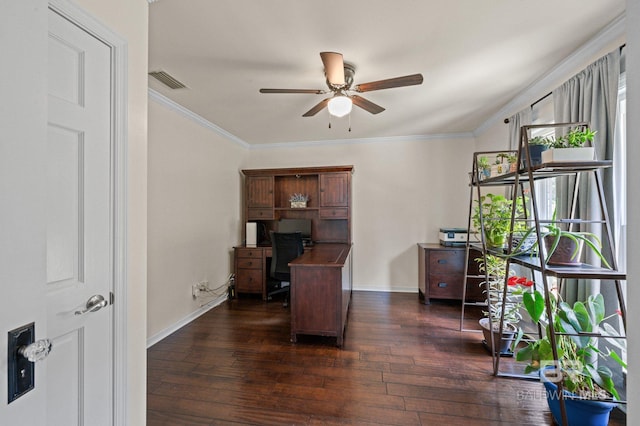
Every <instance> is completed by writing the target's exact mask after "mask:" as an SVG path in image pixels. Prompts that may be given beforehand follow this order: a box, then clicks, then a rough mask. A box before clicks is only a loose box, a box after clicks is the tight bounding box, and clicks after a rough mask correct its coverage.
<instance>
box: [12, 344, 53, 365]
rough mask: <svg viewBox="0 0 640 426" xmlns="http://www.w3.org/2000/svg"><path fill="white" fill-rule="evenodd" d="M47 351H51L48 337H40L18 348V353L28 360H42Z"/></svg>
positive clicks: (47, 353) (47, 354)
mask: <svg viewBox="0 0 640 426" xmlns="http://www.w3.org/2000/svg"><path fill="white" fill-rule="evenodd" d="M49 352H51V340H49V339H40V340H38V341H36V342H33V343H31V344H30V345H27V346H22V347H20V348H19V349H18V353H19V354H20V355H22V356H23V357H25V358H26V359H28V360H29V361H30V362H38V361H42V360H43V359H45V358H46V357H47V356H49Z"/></svg>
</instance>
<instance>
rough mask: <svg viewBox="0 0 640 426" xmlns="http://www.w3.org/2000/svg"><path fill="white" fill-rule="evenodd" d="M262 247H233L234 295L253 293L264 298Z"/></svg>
mask: <svg viewBox="0 0 640 426" xmlns="http://www.w3.org/2000/svg"><path fill="white" fill-rule="evenodd" d="M265 249H266V248H263V247H235V248H234V262H235V270H236V282H235V284H236V293H255V294H262V296H263V298H264V297H265V294H264V289H265V285H264V284H265V279H266V275H265V268H266V267H265V264H266V254H267V253H265Z"/></svg>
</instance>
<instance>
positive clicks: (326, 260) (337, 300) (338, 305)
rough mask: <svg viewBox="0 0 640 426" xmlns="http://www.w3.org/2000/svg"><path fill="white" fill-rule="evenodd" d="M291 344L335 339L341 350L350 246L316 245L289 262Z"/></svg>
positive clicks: (348, 282)
mask: <svg viewBox="0 0 640 426" xmlns="http://www.w3.org/2000/svg"><path fill="white" fill-rule="evenodd" d="M289 267H290V268H291V290H290V292H291V295H290V306H291V341H292V342H294V343H295V342H296V341H297V335H298V334H312V335H318V336H335V337H336V344H337V346H339V347H341V346H342V343H343V337H344V328H345V324H346V322H347V314H348V311H349V303H350V301H351V290H352V283H351V244H316V245H314V246H313V250H310V251H305V253H304V254H303V255H302V256H300V257H298V258H297V259H295V260H293V261H292V262H291V263H289Z"/></svg>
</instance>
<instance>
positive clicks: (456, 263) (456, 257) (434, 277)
mask: <svg viewBox="0 0 640 426" xmlns="http://www.w3.org/2000/svg"><path fill="white" fill-rule="evenodd" d="M418 250H419V256H418V261H419V268H418V272H419V273H418V279H419V283H418V289H419V296H420V299H421V300H424V303H425V304H428V303H429V301H430V299H453V300H462V287H463V286H464V266H465V259H466V248H465V247H445V246H441V245H439V244H418ZM473 253H475V252H472V254H471V256H469V257H470V259H469V271H477V269H478V268H477V262H475V261H474V260H473V258H474V255H473ZM478 255H479V253H478ZM470 273H473V272H470ZM483 299H484V296H483V294H482V289H481V288H480V286H478V283H477V282H476V281H475V280H470V282H469V285H468V288H467V301H471V300H476V301H481V300H483Z"/></svg>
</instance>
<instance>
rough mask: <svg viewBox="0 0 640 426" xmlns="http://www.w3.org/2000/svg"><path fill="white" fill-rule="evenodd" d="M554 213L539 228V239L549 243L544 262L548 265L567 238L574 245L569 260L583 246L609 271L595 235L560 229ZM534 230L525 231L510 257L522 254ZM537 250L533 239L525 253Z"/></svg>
mask: <svg viewBox="0 0 640 426" xmlns="http://www.w3.org/2000/svg"><path fill="white" fill-rule="evenodd" d="M555 221H556V212H555V211H554V212H553V218H552V223H546V224H544V225H541V226H540V238H541V239H542V240H547V241H550V242H551V243H550V245H549V246H548V248H547V257H546V259H545V261H546V262H547V263H549V259H550V258H551V256H552V255H553V253H555V251H556V250H557V248H558V246H559V244H560V239H561V238H569V239H570V240H572V241H573V242H574V243H575V249H574V251H573V253H572V254H571V260H575V259H576V257H577V256H578V254H579V253H580V244H584V245H586V246H587V247H589V248H590V249H591V250H592V251H593V253H595V255H596V256H598V258H600V260H601V261H602V263H603V264H604V265H605V266H606V267H607V268H609V269H611V265H609V262H607V259H606V258H605V257H604V255H603V254H602V251H601V248H602V243H601V242H600V239H599V238H598V236H597V235H595V234H593V233H591V232H584V231H568V230H563V229H561V228H560V226H559V225H557V224H556V222H555ZM535 232H536V228H535V227H534V226H532V227H530V228H528V229H526V230H525V231H524V232H523V234H522V239H521V240H520V242H519V243H518V244H517V245H516V246H515V247H514V249H513V250H512V252H511V256H519V255H522V254H525V253H524V250H523V245H524V243H525V242H526V241H531V240H530V239H528V238H527V237H529V236H532V235H535ZM538 250H539V241H538V240H537V239H535V240H534V241H533V244H532V245H531V246H530V247H528V248H527V252H531V253H534V254H535V253H536V252H537V251H538Z"/></svg>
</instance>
